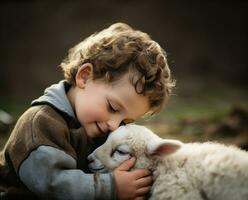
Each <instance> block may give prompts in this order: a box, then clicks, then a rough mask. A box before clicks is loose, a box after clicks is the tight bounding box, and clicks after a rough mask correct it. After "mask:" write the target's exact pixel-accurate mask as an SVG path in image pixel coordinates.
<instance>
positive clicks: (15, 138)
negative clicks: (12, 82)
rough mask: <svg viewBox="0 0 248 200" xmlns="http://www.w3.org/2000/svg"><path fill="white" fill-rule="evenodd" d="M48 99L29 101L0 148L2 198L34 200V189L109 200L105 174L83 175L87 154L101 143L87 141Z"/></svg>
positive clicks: (110, 186) (51, 195)
mask: <svg viewBox="0 0 248 200" xmlns="http://www.w3.org/2000/svg"><path fill="white" fill-rule="evenodd" d="M58 85H60V86H61V85H62V86H61V87H62V88H63V83H60V84H58ZM64 96H65V95H64ZM62 98H63V97H62ZM58 99H59V101H60V100H61V97H60V96H59V98H58ZM48 104H49V105H48ZM48 104H47V103H45V104H44V103H41V105H36V106H33V107H31V108H29V109H28V110H27V111H26V112H25V113H24V114H23V115H22V116H21V117H20V119H19V120H18V121H17V124H16V126H15V128H14V130H13V131H12V133H11V135H10V138H9V140H8V141H7V143H6V145H5V147H4V149H3V151H2V152H1V153H0V197H1V192H4V193H2V194H4V195H5V199H35V196H34V194H36V195H37V196H39V197H41V198H43V199H75V200H77V199H115V188H114V180H113V177H112V174H111V173H109V174H98V175H97V176H96V175H94V174H86V173H87V172H88V167H87V156H88V154H89V153H90V152H91V151H92V150H93V149H94V148H95V147H96V146H98V145H100V144H101V143H102V142H101V141H100V140H98V141H97V142H95V141H92V140H90V139H89V138H88V137H87V136H86V134H85V131H84V129H83V128H82V127H81V126H80V124H79V123H77V121H76V120H75V119H74V118H73V117H70V116H69V115H66V114H65V113H64V112H61V110H59V109H57V108H56V107H55V106H54V105H51V104H50V103H48ZM99 141H100V142H99ZM97 143H99V144H97ZM78 169H80V170H78ZM30 191H32V193H31V192H30ZM36 199H37V198H36Z"/></svg>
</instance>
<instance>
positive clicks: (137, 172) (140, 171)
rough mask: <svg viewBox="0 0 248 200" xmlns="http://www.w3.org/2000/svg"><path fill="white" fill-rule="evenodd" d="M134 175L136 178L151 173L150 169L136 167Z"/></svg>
mask: <svg viewBox="0 0 248 200" xmlns="http://www.w3.org/2000/svg"><path fill="white" fill-rule="evenodd" d="M133 173H134V176H135V178H136V179H140V178H142V177H144V176H150V175H151V171H149V170H147V169H137V170H135V171H133Z"/></svg>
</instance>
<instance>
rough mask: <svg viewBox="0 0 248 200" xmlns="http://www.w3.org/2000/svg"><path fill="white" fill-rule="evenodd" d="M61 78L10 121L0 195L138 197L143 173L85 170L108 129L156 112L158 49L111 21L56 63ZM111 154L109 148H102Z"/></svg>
mask: <svg viewBox="0 0 248 200" xmlns="http://www.w3.org/2000/svg"><path fill="white" fill-rule="evenodd" d="M61 68H62V69H63V71H64V76H65V80H63V81H61V82H59V83H58V84H55V85H52V86H51V87H49V88H47V89H46V90H45V93H44V95H43V96H41V97H40V98H38V99H36V100H34V101H33V102H32V106H31V108H29V109H28V110H27V111H26V112H25V113H24V114H23V115H22V116H21V117H20V119H19V120H18V122H17V124H16V126H15V128H14V130H13V132H12V133H11V136H10V138H9V140H8V142H7V143H6V145H5V148H4V150H3V151H2V153H1V154H0V192H1V198H2V199H4V198H5V199H11V198H16V196H18V198H20V199H21V198H35V196H36V197H38V198H43V199H70V200H73V199H87V200H90V199H115V198H118V199H143V197H144V196H145V194H146V193H147V192H149V188H150V185H151V183H152V177H151V175H150V172H149V171H146V170H143V169H140V170H134V171H129V169H130V168H131V167H132V165H133V164H134V162H135V160H134V159H131V160H129V161H126V162H125V163H124V164H123V165H121V166H120V167H119V168H118V169H116V170H115V171H114V172H113V173H105V174H90V173H88V168H87V165H88V162H87V156H88V154H89V153H90V152H91V151H92V150H93V149H94V148H96V147H97V146H98V145H99V144H101V143H102V141H103V140H104V138H106V136H107V135H108V133H109V132H111V131H113V130H115V129H116V128H118V127H119V126H120V125H125V124H127V123H131V122H134V121H135V120H136V119H138V118H140V117H141V116H143V115H145V114H147V113H150V114H154V113H157V112H159V111H160V110H161V108H162V106H163V104H164V102H165V101H166V100H167V99H168V96H169V95H170V93H171V88H172V87H173V81H172V79H171V76H170V70H169V68H168V65H167V61H166V55H165V52H164V50H163V49H162V48H161V47H160V46H159V45H158V44H157V43H156V42H155V41H153V40H151V38H150V37H149V36H148V35H147V34H146V33H143V32H141V31H138V30H134V29H132V28H131V27H129V26H128V25H126V24H123V23H116V24H113V25H111V26H110V27H108V28H106V29H104V30H102V31H101V32H99V33H96V34H93V35H91V36H90V37H88V38H86V39H85V40H84V41H82V42H81V43H79V44H77V45H76V46H75V47H74V48H72V49H71V50H70V51H69V54H68V57H67V58H66V60H64V62H62V63H61ZM109 153H110V154H111V152H109Z"/></svg>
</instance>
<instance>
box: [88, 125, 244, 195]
mask: <svg viewBox="0 0 248 200" xmlns="http://www.w3.org/2000/svg"><path fill="white" fill-rule="evenodd" d="M131 156H135V157H136V158H137V160H136V164H135V166H134V168H146V169H150V170H152V171H153V176H154V183H153V186H152V189H151V196H150V198H149V199H152V200H235V199H236V200H248V153H247V152H246V151H242V150H240V149H238V148H236V147H233V146H225V145H223V144H218V143H210V142H209V143H188V144H183V143H181V142H180V141H177V140H166V139H162V138H160V137H158V136H157V135H155V134H154V133H152V132H151V131H150V130H148V129H147V128H145V127H143V126H138V125H134V124H132V125H126V126H123V127H120V128H119V129H117V130H116V131H114V132H113V133H111V134H110V136H109V137H108V139H107V141H106V142H105V144H103V145H102V146H100V147H99V148H97V149H96V150H95V151H94V152H93V153H92V154H91V155H90V156H89V160H91V161H92V162H91V163H90V165H89V167H90V168H91V169H92V171H100V172H104V171H112V170H114V169H115V168H116V167H118V166H119V165H120V164H121V163H122V162H124V161H125V160H127V159H129V158H130V157H131Z"/></svg>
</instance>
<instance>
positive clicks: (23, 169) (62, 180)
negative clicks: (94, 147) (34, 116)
mask: <svg viewBox="0 0 248 200" xmlns="http://www.w3.org/2000/svg"><path fill="white" fill-rule="evenodd" d="M76 166H77V164H76V160H75V159H74V158H73V157H72V156H70V155H68V154H66V153H65V152H64V151H61V150H59V149H57V148H54V147H51V146H44V145H43V146H39V147H38V148H37V149H36V150H34V151H32V152H31V153H30V155H29V156H28V157H27V158H26V159H25V160H24V161H23V162H22V164H21V166H20V168H19V172H18V173H19V176H20V179H21V181H22V182H23V183H24V184H25V185H26V186H27V187H28V189H29V190H30V191H32V192H34V193H35V194H37V195H38V196H41V197H42V198H44V199H59V200H64V199H70V200H79V199H80V200H84V199H87V200H94V199H103V200H104V199H106V200H107V199H115V196H116V195H115V188H114V179H113V177H112V174H111V173H106V174H86V173H84V172H83V171H82V170H80V169H77V168H76Z"/></svg>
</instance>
